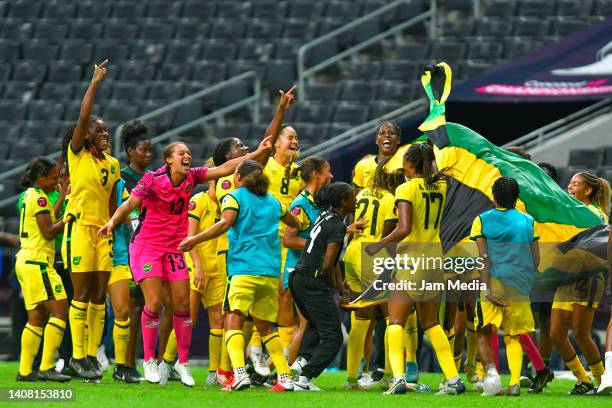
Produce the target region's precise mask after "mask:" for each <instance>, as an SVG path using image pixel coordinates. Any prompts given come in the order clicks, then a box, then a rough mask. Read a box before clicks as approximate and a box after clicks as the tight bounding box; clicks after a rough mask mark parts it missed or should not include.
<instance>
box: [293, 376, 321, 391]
mask: <svg viewBox="0 0 612 408" xmlns="http://www.w3.org/2000/svg"><path fill="white" fill-rule="evenodd" d="M293 391H298V392H301V391H323V390H322V389H320V388H319V387H317V386H316V385H314V384H313V383H312V380H311V379H310V378H308V377H304V376H303V375H300V376H299V378H298V380H297V381H294V382H293Z"/></svg>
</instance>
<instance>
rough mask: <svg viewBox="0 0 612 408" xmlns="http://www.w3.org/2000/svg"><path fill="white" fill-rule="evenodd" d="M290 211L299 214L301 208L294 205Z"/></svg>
mask: <svg viewBox="0 0 612 408" xmlns="http://www.w3.org/2000/svg"><path fill="white" fill-rule="evenodd" d="M291 212H292V213H293V215H300V213H301V212H302V209H301V208H300V207H295V208H294V209H293V210H291Z"/></svg>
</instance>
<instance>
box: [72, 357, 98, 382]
mask: <svg viewBox="0 0 612 408" xmlns="http://www.w3.org/2000/svg"><path fill="white" fill-rule="evenodd" d="M69 366H70V368H72V369H73V370H74V372H75V373H76V375H77V376H79V377H81V378H85V379H86V380H93V379H96V378H98V376H97V375H96V373H94V372H93V371H91V369H90V368H89V364H87V360H85V359H84V358H79V359H76V358H74V357H73V358H71V359H70V363H69Z"/></svg>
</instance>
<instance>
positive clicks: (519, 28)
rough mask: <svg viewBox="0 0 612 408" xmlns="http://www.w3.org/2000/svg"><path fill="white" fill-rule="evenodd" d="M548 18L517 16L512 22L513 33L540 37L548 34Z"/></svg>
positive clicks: (521, 35)
mask: <svg viewBox="0 0 612 408" xmlns="http://www.w3.org/2000/svg"><path fill="white" fill-rule="evenodd" d="M548 26H549V24H548V20H542V19H536V18H519V19H517V20H516V21H515V22H514V35H516V36H520V37H532V38H540V37H543V36H545V35H546V34H548Z"/></svg>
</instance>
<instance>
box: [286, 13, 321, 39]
mask: <svg viewBox="0 0 612 408" xmlns="http://www.w3.org/2000/svg"><path fill="white" fill-rule="evenodd" d="M317 32H318V22H317V21H313V20H311V19H308V18H299V19H295V18H291V19H288V20H285V21H284V23H283V38H289V39H293V40H299V41H300V42H305V41H310V40H312V39H313V38H315V36H316V35H317Z"/></svg>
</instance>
